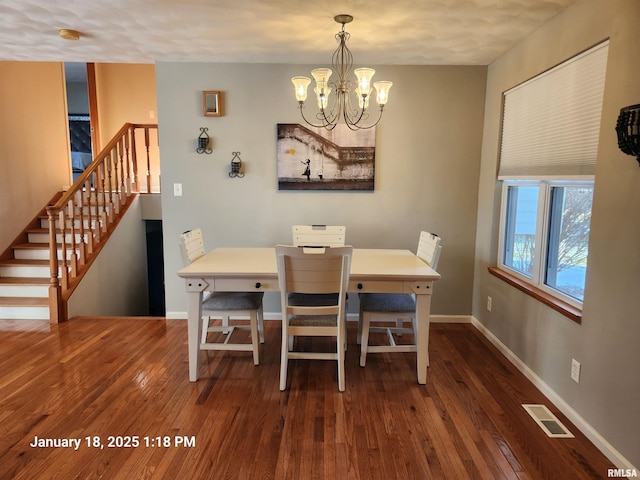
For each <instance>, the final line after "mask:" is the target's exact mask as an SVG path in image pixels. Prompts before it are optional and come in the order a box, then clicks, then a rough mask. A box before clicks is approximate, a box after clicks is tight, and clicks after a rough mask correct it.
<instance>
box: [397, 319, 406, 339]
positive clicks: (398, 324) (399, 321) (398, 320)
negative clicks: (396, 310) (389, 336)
mask: <svg viewBox="0 0 640 480" xmlns="http://www.w3.org/2000/svg"><path fill="white" fill-rule="evenodd" d="M403 326H404V322H403V320H402V319H401V318H397V319H396V328H397V329H398V331H397V332H396V335H398V336H399V337H401V336H402V330H401V329H402V327H403Z"/></svg>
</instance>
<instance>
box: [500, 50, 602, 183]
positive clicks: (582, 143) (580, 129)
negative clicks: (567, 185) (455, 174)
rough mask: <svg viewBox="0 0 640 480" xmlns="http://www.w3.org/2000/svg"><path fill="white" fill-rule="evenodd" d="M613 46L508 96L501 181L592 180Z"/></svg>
mask: <svg viewBox="0 0 640 480" xmlns="http://www.w3.org/2000/svg"><path fill="white" fill-rule="evenodd" d="M608 49H609V42H608V41H606V42H603V43H601V44H598V45H596V46H595V47H593V48H591V49H589V50H587V51H585V52H583V53H581V54H580V55H577V56H575V57H573V58H571V59H569V60H567V61H566V62H564V63H562V64H560V65H558V66H557V67H554V68H552V69H551V70H548V71H546V72H544V73H542V74H540V75H538V76H536V77H534V78H532V79H531V80H529V81H527V82H525V83H523V84H521V85H518V86H517V87H514V88H512V89H511V90H508V91H506V92H505V93H504V108H503V119H502V144H501V148H500V169H499V173H498V177H499V178H501V179H505V178H532V177H533V178H547V177H558V176H561V177H563V176H564V177H567V176H576V175H577V176H582V175H593V174H594V173H595V164H596V158H597V153H598V139H599V135H600V117H601V114H602V98H603V94H604V80H605V73H606V66H607V53H608Z"/></svg>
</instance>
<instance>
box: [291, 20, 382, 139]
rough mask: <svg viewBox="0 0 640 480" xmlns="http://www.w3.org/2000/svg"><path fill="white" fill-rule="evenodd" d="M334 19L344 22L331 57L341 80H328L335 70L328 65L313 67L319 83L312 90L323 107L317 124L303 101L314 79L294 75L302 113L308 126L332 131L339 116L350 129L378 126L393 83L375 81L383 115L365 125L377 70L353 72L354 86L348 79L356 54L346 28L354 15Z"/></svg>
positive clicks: (319, 106)
mask: <svg viewBox="0 0 640 480" xmlns="http://www.w3.org/2000/svg"><path fill="white" fill-rule="evenodd" d="M333 19H334V20H335V21H336V22H338V23H341V24H342V31H340V32H338V33H336V40H337V41H338V42H339V44H340V45H339V46H338V48H337V49H336V51H335V52H334V53H333V58H332V60H331V64H332V66H333V69H334V70H335V71H336V74H337V75H338V79H337V80H335V81H329V78H330V77H331V74H332V73H333V72H332V70H331V69H329V68H316V69H314V70H311V75H312V76H313V78H314V80H315V82H316V86H315V88H314V89H313V91H314V92H315V94H316V99H317V101H318V109H319V110H320V111H319V112H318V113H316V115H315V117H316V123H314V122H312V121H309V120H308V119H307V117H305V115H304V102H305V100H306V99H307V87H308V86H309V84H310V83H311V80H310V79H309V78H308V77H293V78H292V79H291V81H292V82H293V86H294V88H295V92H296V99H297V100H298V104H299V108H300V114H301V115H302V118H303V119H304V121H305V122H307V123H308V124H309V125H311V126H313V127H324V128H326V129H327V130H333V129H334V128H335V127H336V125H337V124H338V123H339V122H340V119H342V120H343V121H344V123H345V124H346V125H347V126H348V127H349V128H350V129H351V130H359V129H364V128H371V127H373V126H375V125H377V124H378V122H379V121H380V119H381V118H382V111H383V110H384V106H385V105H386V103H387V100H388V99H389V89H390V88H391V86H392V85H393V83H392V82H386V81H380V82H375V83H374V84H373V86H374V87H375V89H376V92H377V96H376V101H377V102H378V105H380V114H379V115H378V119H377V120H376V121H375V123H369V124H366V123H367V120H368V119H369V113H368V110H367V109H368V108H369V99H370V98H371V91H372V88H371V79H372V78H373V75H374V73H376V71H375V70H374V69H372V68H356V69H355V70H354V71H353V73H354V74H355V75H356V78H357V83H356V84H355V85H354V84H353V83H352V81H351V80H349V79H348V75H349V73H350V72H351V68H352V66H353V55H352V54H351V51H350V50H349V48H348V47H347V40H349V37H350V35H349V33H348V32H346V31H345V30H344V26H345V24H347V23H350V22H351V21H352V20H353V17H352V16H351V15H336V16H335V17H334V18H333ZM353 87H355V88H353ZM352 88H353V92H354V94H355V98H356V99H357V106H356V103H355V101H354V102H353V103H352V97H351V96H350V95H349V94H350V93H351V90H352ZM331 92H335V96H334V97H333V103H332V104H331V107H330V108H328V107H329V96H330V95H331Z"/></svg>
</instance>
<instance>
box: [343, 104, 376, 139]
mask: <svg viewBox="0 0 640 480" xmlns="http://www.w3.org/2000/svg"><path fill="white" fill-rule="evenodd" d="M382 110H384V105H381V106H380V115H378V119H377V120H376V122H375V123H372V124H371V125H359V124H358V123H357V122H356V123H350V122H346V124H347V127H349V129H350V130H353V131H354V132H355V131H357V130H367V129H368V128H373V127H375V126H376V125H377V124H378V123H380V120H382ZM359 121H360V120H359V119H358V122H359Z"/></svg>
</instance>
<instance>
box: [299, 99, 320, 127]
mask: <svg viewBox="0 0 640 480" xmlns="http://www.w3.org/2000/svg"><path fill="white" fill-rule="evenodd" d="M303 107H304V102H299V105H298V108H299V109H300V115H302V119H303V120H304V121H305V122H307V123H308V124H309V125H311V126H312V127H316V128H327V126H326V125H325V124H324V123H322V124H320V125H316V124H315V123H311V122H310V121H309V120H308V119H307V117H305V116H304V108H303ZM320 120H321V119H320Z"/></svg>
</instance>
